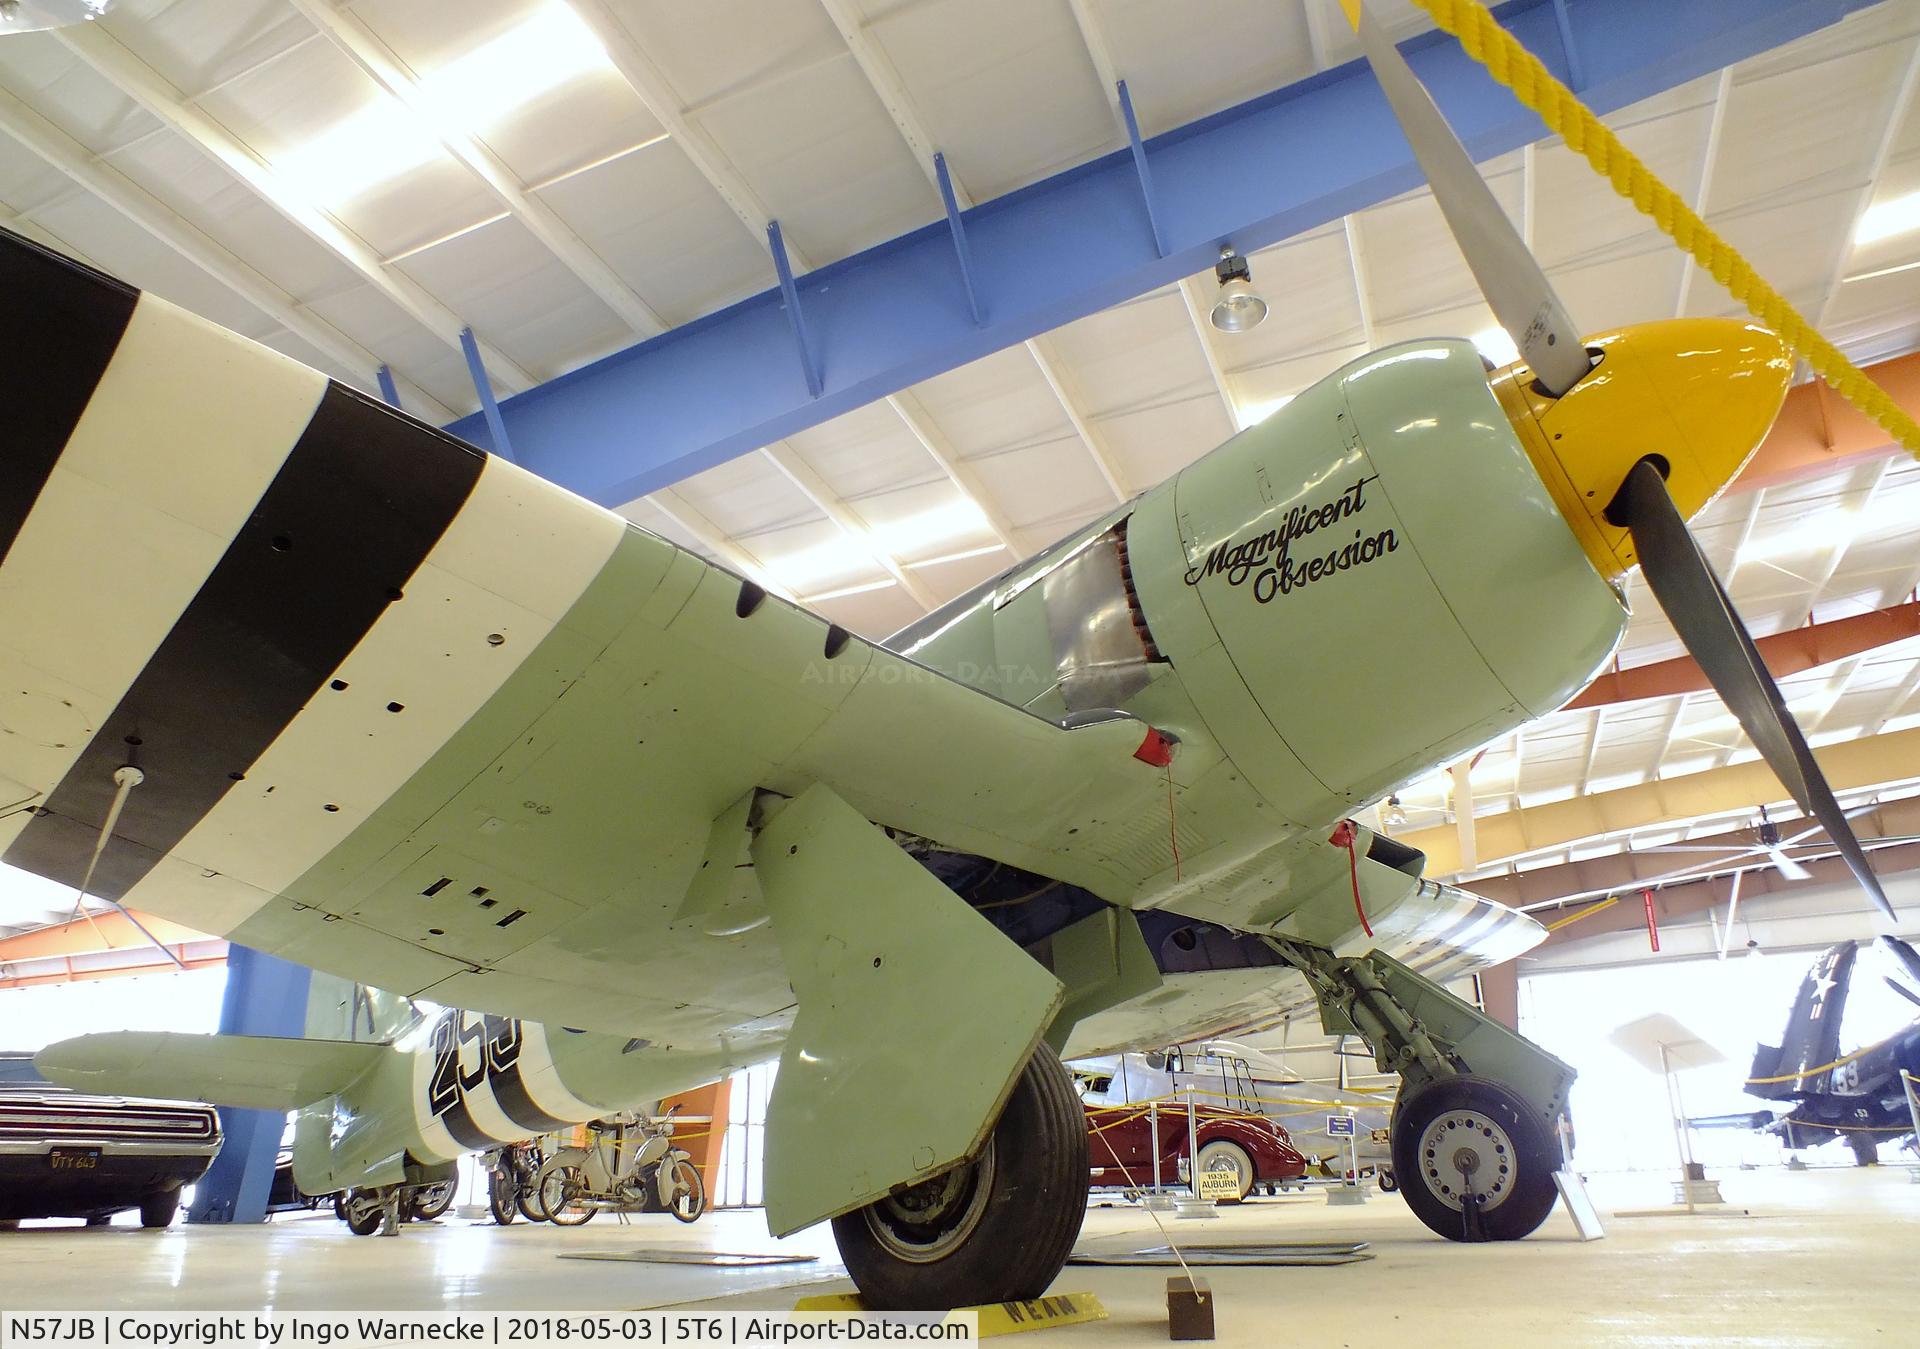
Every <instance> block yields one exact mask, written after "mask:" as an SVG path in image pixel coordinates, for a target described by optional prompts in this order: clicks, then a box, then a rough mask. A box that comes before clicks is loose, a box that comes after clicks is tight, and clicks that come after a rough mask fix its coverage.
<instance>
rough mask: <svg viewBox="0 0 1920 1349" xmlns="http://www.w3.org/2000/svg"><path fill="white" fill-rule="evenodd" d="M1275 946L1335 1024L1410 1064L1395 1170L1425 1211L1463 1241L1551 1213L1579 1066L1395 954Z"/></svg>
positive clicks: (1394, 1062)
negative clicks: (1559, 1142) (1561, 1135)
mask: <svg viewBox="0 0 1920 1349" xmlns="http://www.w3.org/2000/svg"><path fill="white" fill-rule="evenodd" d="M1272 945H1273V948H1274V949H1275V950H1276V951H1277V952H1279V954H1280V955H1281V956H1283V957H1284V958H1285V959H1286V960H1287V962H1288V963H1289V964H1291V965H1293V966H1294V967H1295V968H1297V969H1299V970H1300V972H1301V973H1302V974H1304V975H1306V977H1307V981H1308V982H1309V983H1310V984H1311V985H1312V986H1313V990H1314V993H1315V995H1316V997H1317V998H1318V999H1319V1003H1320V1020H1321V1024H1322V1026H1323V1027H1324V1028H1325V1029H1326V1031H1327V1032H1328V1033H1329V1034H1332V1035H1357V1036H1359V1037H1360V1038H1361V1039H1362V1040H1364V1041H1365V1042H1366V1044H1367V1047H1368V1048H1369V1049H1371V1050H1372V1051H1373V1055H1374V1060H1375V1062H1376V1063H1378V1065H1379V1067H1380V1070H1381V1071H1382V1072H1393V1073H1398V1074H1400V1077H1401V1083H1402V1085H1401V1091H1400V1099H1399V1103H1398V1104H1397V1105H1396V1106H1395V1107H1394V1112H1393V1123H1392V1150H1393V1175H1394V1179H1395V1181H1396V1183H1397V1187H1398V1188H1399V1189H1400V1190H1401V1192H1402V1193H1404V1194H1405V1195H1406V1197H1407V1205H1408V1207H1410V1208H1412V1209H1413V1211H1414V1213H1415V1214H1416V1215H1418V1216H1419V1218H1420V1221H1422V1222H1424V1223H1425V1224H1426V1225H1427V1226H1428V1227H1431V1228H1432V1229H1433V1230H1434V1231H1436V1232H1438V1233H1439V1234H1440V1235H1441V1236H1443V1237H1447V1238H1449V1239H1451V1240H1453V1241H1516V1240H1518V1239H1519V1238H1521V1237H1524V1236H1526V1235H1527V1234H1528V1233H1529V1232H1532V1231H1533V1230H1534V1229H1535V1228H1536V1227H1538V1226H1539V1225H1540V1224H1541V1223H1542V1222H1544V1221H1545V1220H1546V1217H1547V1215H1548V1214H1549V1213H1551V1212H1552V1211H1553V1202H1554V1197H1555V1193H1556V1192H1555V1189H1554V1183H1553V1172H1554V1169H1555V1167H1556V1166H1557V1165H1558V1162H1559V1152H1558V1149H1557V1148H1556V1147H1555V1144H1554V1137H1555V1135H1554V1125H1555V1123H1556V1122H1557V1121H1558V1120H1559V1118H1560V1116H1561V1115H1562V1114H1563V1113H1564V1112H1565V1110H1566V1104H1567V1091H1568V1089H1569V1088H1570V1087H1571V1086H1572V1085H1573V1077H1574V1073H1573V1069H1571V1068H1569V1067H1568V1066H1567V1065H1566V1064H1564V1063H1562V1062H1561V1061H1560V1060H1559V1059H1557V1058H1555V1057H1554V1056H1553V1055H1551V1054H1549V1053H1547V1052H1546V1051H1545V1050H1544V1049H1541V1048H1540V1047H1539V1046H1538V1045H1535V1044H1532V1043H1530V1042H1529V1041H1527V1040H1524V1039H1522V1038H1521V1037H1520V1036H1518V1035H1516V1034H1514V1033H1513V1032H1512V1031H1510V1030H1508V1029H1507V1028H1506V1027H1505V1026H1502V1025H1501V1024H1500V1023H1499V1022H1497V1021H1495V1020H1493V1019H1492V1018H1491V1017H1489V1016H1487V1015H1486V1014H1485V1013H1483V1012H1481V1011H1479V1010H1478V1009H1476V1008H1474V1007H1472V1006H1470V1005H1468V1004H1467V1003H1465V1002H1462V1001H1461V1000H1460V999H1459V998H1456V997H1454V996H1453V995H1452V994H1451V993H1448V992H1447V991H1446V990H1445V989H1443V988H1441V987H1440V986H1439V985H1438V984H1435V983H1433V982H1432V981H1431V980H1428V979H1425V978H1422V977H1421V976H1420V975H1418V974H1416V973H1414V972H1413V971H1412V970H1410V969H1408V968H1407V967H1406V966H1405V965H1402V964H1401V963H1400V962H1399V961H1397V960H1394V959H1393V958H1392V957H1390V956H1386V955H1382V954H1380V953H1379V952H1377V951H1376V952H1372V953H1370V954H1368V955H1364V956H1358V957H1339V956H1335V955H1334V954H1333V953H1332V952H1331V951H1328V950H1326V949H1325V948H1323V947H1319V946H1313V945H1310V944H1308V943H1306V942H1298V941H1286V940H1277V941H1273V942H1272Z"/></svg>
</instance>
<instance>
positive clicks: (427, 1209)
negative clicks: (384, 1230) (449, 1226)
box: [407, 1180, 460, 1223]
mask: <svg viewBox="0 0 1920 1349" xmlns="http://www.w3.org/2000/svg"><path fill="white" fill-rule="evenodd" d="M459 1188H460V1186H459V1183H458V1182H457V1181H451V1180H443V1181H441V1182H439V1183H438V1184H437V1185H422V1186H420V1187H419V1188H418V1189H416V1190H414V1191H413V1192H412V1193H410V1194H409V1195H408V1196H407V1211H408V1212H409V1213H411V1214H412V1215H413V1217H414V1219H415V1221H417V1222H423V1223H430V1222H432V1221H433V1220H434V1219H435V1218H438V1217H439V1216H440V1215H441V1214H443V1213H445V1212H446V1211H447V1210H448V1209H450V1208H452V1207H453V1197H454V1193H455V1192H456V1191H457V1190H458V1189H459Z"/></svg>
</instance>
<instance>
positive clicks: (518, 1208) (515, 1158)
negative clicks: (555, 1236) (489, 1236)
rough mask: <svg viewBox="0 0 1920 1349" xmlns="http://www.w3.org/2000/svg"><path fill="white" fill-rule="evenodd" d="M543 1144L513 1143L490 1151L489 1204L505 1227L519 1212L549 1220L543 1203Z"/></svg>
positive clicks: (531, 1219) (533, 1219) (536, 1219)
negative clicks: (541, 1151) (541, 1150)
mask: <svg viewBox="0 0 1920 1349" xmlns="http://www.w3.org/2000/svg"><path fill="white" fill-rule="evenodd" d="M541 1160H542V1159H541V1155H540V1145H539V1143H537V1142H527V1143H510V1144H508V1145H507V1146H506V1147H504V1148H499V1149H497V1150H495V1151H493V1152H490V1153H488V1154H487V1206H488V1207H489V1208H490V1209H492V1210H493V1220H494V1221H495V1222H496V1223H499V1224H500V1225H501V1226H502V1227H505V1226H506V1225H507V1224H508V1223H510V1222H512V1221H513V1219H514V1215H515V1213H516V1212H517V1213H518V1214H519V1216H521V1217H523V1218H525V1219H526V1220H527V1221H528V1222H530V1223H543V1222H545V1221H546V1220H547V1211H546V1209H544V1208H542V1207H541V1206H540V1184H539V1174H540V1163H541Z"/></svg>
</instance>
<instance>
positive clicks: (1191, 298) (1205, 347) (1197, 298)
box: [1067, 0, 1326, 434]
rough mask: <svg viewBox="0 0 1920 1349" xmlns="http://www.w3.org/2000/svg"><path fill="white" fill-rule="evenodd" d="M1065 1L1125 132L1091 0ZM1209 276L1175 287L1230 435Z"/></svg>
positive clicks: (1317, 42)
mask: <svg viewBox="0 0 1920 1349" xmlns="http://www.w3.org/2000/svg"><path fill="white" fill-rule="evenodd" d="M1067 4H1068V6H1069V7H1070V8H1071V9H1072V10H1073V21H1074V23H1075V24H1076V25H1078V27H1079V29H1080V41H1081V43H1082V44H1083V45H1084V46H1085V47H1086V49H1087V59H1088V60H1090V61H1092V62H1093V70H1094V74H1095V75H1097V76H1099V79H1100V83H1101V86H1102V87H1103V88H1105V89H1106V91H1107V107H1108V108H1109V109H1110V110H1111V111H1112V113H1113V121H1114V125H1115V126H1117V127H1118V128H1119V129H1120V131H1121V132H1122V133H1123V134H1125V133H1128V132H1129V125H1128V118H1129V116H1130V114H1131V112H1132V100H1131V99H1128V100H1127V102H1126V105H1125V106H1123V105H1122V103H1121V98H1120V72H1119V69H1118V67H1116V65H1115V64H1114V59H1113V49H1112V48H1111V47H1110V46H1108V45H1107V35H1106V32H1105V31H1104V30H1103V29H1102V28H1101V27H1100V20H1099V19H1098V18H1097V17H1095V15H1094V13H1093V9H1092V7H1091V3H1090V0H1067ZM1303 4H1304V5H1305V12H1306V16H1307V29H1308V38H1309V42H1310V45H1311V46H1312V47H1313V68H1314V69H1315V70H1320V69H1322V68H1323V67H1324V66H1325V65H1326V61H1325V60H1324V59H1323V57H1322V51H1323V49H1324V43H1323V41H1322V38H1323V36H1324V35H1323V34H1321V32H1320V25H1319V23H1318V22H1316V16H1318V15H1319V14H1320V8H1319V6H1318V5H1317V4H1316V3H1315V0H1303ZM1130 139H1131V138H1130ZM1211 279H1212V276H1211V274H1210V273H1204V272H1203V273H1202V274H1201V275H1200V276H1198V277H1191V276H1189V277H1182V278H1181V279H1180V280H1179V281H1178V282H1177V283H1176V286H1177V289H1178V290H1179V292H1180V303H1181V305H1182V306H1183V307H1184V308H1185V309H1186V311H1187V322H1188V323H1190V324H1191V325H1192V326H1193V339H1194V341H1195V342H1197V343H1198V344H1199V346H1200V359H1201V360H1202V361H1204V362H1205V363H1206V367H1207V377H1208V378H1209V379H1210V380H1212V381H1213V389H1214V392H1215V393H1217V394H1219V395H1220V406H1221V407H1222V408H1223V409H1225V411H1226V414H1227V426H1228V428H1229V434H1231V433H1232V432H1233V431H1238V430H1239V429H1240V405H1239V404H1238V403H1237V402H1235V401H1234V397H1233V387H1232V385H1231V384H1229V383H1228V380H1227V372H1226V369H1225V367H1224V366H1222V365H1221V363H1220V353H1219V352H1217V351H1216V350H1214V345H1213V335H1212V330H1213V323H1212V321H1211V320H1210V319H1209V318H1208V311H1209V309H1211V307H1212V304H1211V299H1212V292H1211V291H1208V290H1207V289H1206V284H1207V282H1208V281H1210V280H1211Z"/></svg>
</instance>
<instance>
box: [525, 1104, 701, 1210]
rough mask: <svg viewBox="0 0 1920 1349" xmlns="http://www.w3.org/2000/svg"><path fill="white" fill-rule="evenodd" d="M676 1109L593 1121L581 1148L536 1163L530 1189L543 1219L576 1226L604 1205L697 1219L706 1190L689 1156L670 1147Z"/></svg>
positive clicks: (573, 1148) (564, 1151)
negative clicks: (656, 1114) (655, 1116)
mask: <svg viewBox="0 0 1920 1349" xmlns="http://www.w3.org/2000/svg"><path fill="white" fill-rule="evenodd" d="M679 1109H680V1107H679V1106H674V1107H673V1108H672V1109H671V1110H669V1111H667V1113H666V1114H665V1115H663V1116H662V1117H660V1118H659V1119H649V1118H647V1117H646V1116H645V1115H641V1116H639V1117H638V1118H637V1119H634V1120H632V1121H629V1120H627V1119H625V1118H618V1119H613V1120H594V1121H593V1122H592V1123H591V1124H589V1125H587V1130H588V1133H589V1135H590V1137H589V1139H588V1141H587V1143H586V1145H585V1146H584V1147H569V1148H561V1149H559V1150H558V1151H557V1152H555V1153H554V1154H553V1156H551V1157H549V1158H548V1159H547V1160H546V1161H545V1162H543V1163H541V1166H540V1170H539V1173H538V1177H537V1184H536V1188H535V1193H536V1194H537V1195H538V1196H539V1202H540V1206H541V1207H542V1208H544V1209H545V1210H546V1213H547V1217H548V1219H549V1220H550V1221H552V1222H555V1223H558V1224H560V1225H561V1226H564V1227H575V1226H578V1225H579V1224H581V1223H584V1222H586V1221H588V1220H589V1219H591V1218H592V1217H593V1215H594V1214H596V1213H598V1212H599V1211H600V1210H601V1209H603V1208H613V1209H622V1210H631V1209H636V1208H637V1209H638V1210H639V1211H640V1212H643V1213H671V1214H672V1215H673V1216H674V1217H676V1218H678V1219H679V1220H680V1221H681V1222H683V1223H690V1222H693V1221H695V1220H696V1219H698V1218H699V1217H700V1215H701V1214H702V1213H705V1212H706V1210H707V1192H706V1187H705V1186H704V1185H703V1184H702V1183H701V1181H700V1173H699V1171H697V1170H696V1169H695V1168H694V1165H693V1159H692V1155H691V1154H689V1153H687V1152H685V1151H683V1150H681V1149H680V1148H676V1147H674V1146H673V1129H674V1121H673V1117H674V1115H675V1114H676V1113H678V1111H679Z"/></svg>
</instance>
